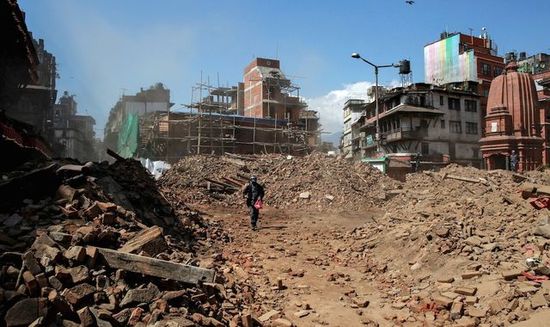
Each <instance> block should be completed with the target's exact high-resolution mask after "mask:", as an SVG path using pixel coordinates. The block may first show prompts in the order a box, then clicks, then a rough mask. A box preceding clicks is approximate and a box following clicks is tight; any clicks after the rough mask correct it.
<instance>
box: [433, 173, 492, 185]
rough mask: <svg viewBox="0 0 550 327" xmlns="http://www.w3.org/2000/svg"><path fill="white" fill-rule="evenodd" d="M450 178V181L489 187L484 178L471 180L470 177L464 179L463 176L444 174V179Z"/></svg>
mask: <svg viewBox="0 0 550 327" xmlns="http://www.w3.org/2000/svg"><path fill="white" fill-rule="evenodd" d="M445 178H450V179H456V180H459V181H463V182H469V183H477V184H484V185H487V184H488V183H487V181H486V180H484V179H482V178H469V177H462V176H456V175H451V174H444V175H443V179H445Z"/></svg>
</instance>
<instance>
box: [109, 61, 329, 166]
mask: <svg viewBox="0 0 550 327" xmlns="http://www.w3.org/2000/svg"><path fill="white" fill-rule="evenodd" d="M299 90H300V88H299V87H298V86H296V85H295V84H293V83H292V82H291V80H290V79H289V78H287V77H286V76H285V75H284V73H283V72H282V71H281V69H280V62H279V61H278V60H274V59H266V58H256V59H254V60H253V61H252V63H250V64H249V65H248V66H247V67H246V68H245V70H244V80H243V82H241V83H238V84H237V85H236V86H232V87H220V86H218V87H214V86H212V85H208V84H206V83H203V81H201V82H200V83H199V84H197V86H195V87H193V92H192V93H193V94H192V101H191V103H190V104H188V105H187V106H186V109H184V110H180V111H172V110H169V108H170V107H169V106H168V107H162V108H158V107H157V108H155V107H150V110H148V109H145V108H146V107H144V108H141V109H144V110H141V109H140V110H141V111H139V112H133V111H132V109H130V107H129V106H128V102H129V101H128V99H126V98H125V97H123V99H122V101H123V102H119V104H117V106H115V108H114V109H113V110H112V111H111V115H110V117H109V121H108V123H107V126H106V131H105V132H106V134H105V141H106V143H107V146H110V147H113V148H116V149H117V152H118V153H119V154H120V155H122V156H124V157H144V158H150V159H152V160H164V161H168V162H175V161H177V160H178V159H180V158H181V157H183V156H186V155H191V154H223V153H225V152H231V153H239V154H260V153H284V154H292V155H303V154H307V153H310V152H311V151H312V150H313V149H314V148H316V147H317V146H318V145H319V142H320V137H319V134H320V131H319V127H320V125H319V117H318V114H317V112H316V111H313V110H308V108H307V104H306V103H305V102H304V101H303V100H302V99H301V98H300V95H299ZM194 99H197V100H196V101H194ZM146 103H147V102H146ZM164 103H166V104H168V103H169V98H168V99H167V100H166V101H165V102H164ZM115 135H116V136H115ZM115 139H116V140H117V142H115ZM115 144H116V146H114V145H115Z"/></svg>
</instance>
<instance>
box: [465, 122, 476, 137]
mask: <svg viewBox="0 0 550 327" xmlns="http://www.w3.org/2000/svg"><path fill="white" fill-rule="evenodd" d="M466 134H477V123H470V122H466Z"/></svg>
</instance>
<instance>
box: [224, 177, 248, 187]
mask: <svg viewBox="0 0 550 327" xmlns="http://www.w3.org/2000/svg"><path fill="white" fill-rule="evenodd" d="M222 179H223V180H224V181H225V182H227V183H228V184H229V185H233V186H235V187H238V188H240V187H241V186H243V184H242V183H239V182H236V181H234V180H232V179H231V178H229V177H225V176H224V177H222Z"/></svg>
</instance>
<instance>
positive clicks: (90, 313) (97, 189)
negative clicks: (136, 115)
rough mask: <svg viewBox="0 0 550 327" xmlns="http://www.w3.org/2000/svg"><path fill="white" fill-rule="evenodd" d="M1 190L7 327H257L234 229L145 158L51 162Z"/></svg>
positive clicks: (1, 306)
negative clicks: (183, 196) (176, 191)
mask: <svg viewBox="0 0 550 327" xmlns="http://www.w3.org/2000/svg"><path fill="white" fill-rule="evenodd" d="M30 186H32V187H30ZM52 190H53V191H52ZM0 193H1V194H2V195H3V196H5V197H4V199H5V200H7V201H6V202H3V203H2V208H1V211H0V212H2V213H0V253H1V255H0V266H1V267H2V269H1V271H0V300H1V301H0V320H1V321H2V323H1V324H0V325H4V324H5V325H6V326H127V325H128V326H145V325H154V326H194V325H201V326H227V325H232V326H239V325H243V324H248V326H252V317H251V315H250V314H247V311H246V309H248V308H249V307H251V304H252V303H253V302H254V287H253V286H252V285H248V284H247V281H246V280H242V279H240V278H238V277H236V276H235V273H234V271H233V269H232V268H231V267H230V266H228V265H226V264H225V261H224V259H223V257H222V255H221V249H220V248H219V245H220V244H223V242H225V241H228V236H227V235H226V234H225V233H224V232H223V231H222V230H221V229H220V228H219V226H217V225H216V224H214V223H211V222H208V221H206V220H204V219H202V218H201V217H200V216H199V215H198V214H197V213H195V212H193V211H191V210H190V209H189V208H188V207H186V206H185V205H184V204H183V203H178V204H177V206H176V208H175V209H173V207H172V206H171V205H170V204H169V203H168V202H167V200H166V199H165V198H164V196H163V195H162V194H161V193H159V192H158V190H157V188H156V185H155V182H154V180H153V179H152V177H151V176H149V175H148V174H147V173H146V171H145V170H144V169H143V168H142V167H141V165H140V164H139V162H137V161H133V160H118V161H117V162H115V163H114V164H112V165H109V164H108V163H101V164H98V163H87V164H86V165H78V164H74V163H73V164H65V165H61V164H60V163H47V164H41V165H38V166H34V167H30V168H29V170H27V171H22V172H19V173H17V174H5V175H4V177H3V182H2V183H0ZM245 326H246V325H245Z"/></svg>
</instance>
